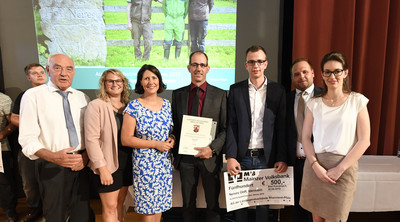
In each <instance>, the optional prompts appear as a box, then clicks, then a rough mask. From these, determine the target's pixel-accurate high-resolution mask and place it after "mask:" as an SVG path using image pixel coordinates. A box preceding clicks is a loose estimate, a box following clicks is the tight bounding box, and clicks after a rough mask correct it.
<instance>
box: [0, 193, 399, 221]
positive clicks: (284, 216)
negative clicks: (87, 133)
mask: <svg viewBox="0 0 400 222" xmlns="http://www.w3.org/2000/svg"><path fill="white" fill-rule="evenodd" d="M90 205H91V207H92V209H93V210H94V212H95V214H96V222H102V219H101V203H100V200H98V199H96V200H92V201H91V202H90ZM27 213H28V206H27V205H26V203H25V198H20V199H19V200H18V206H17V214H18V221H22V218H23V217H24V216H25V215H26V214H27ZM200 214H202V212H200ZM277 214H278V212H277V211H276V212H275V215H274V216H275V219H274V220H273V221H276V217H277ZM181 215H182V212H181V209H179V208H177V209H176V208H173V209H172V210H170V211H168V212H166V213H164V214H163V222H181V221H182V216H181ZM270 216H271V217H272V215H270ZM279 217H280V221H281V222H291V221H292V217H291V208H285V209H282V210H280V212H279ZM198 218H204V216H203V215H199V217H198ZM232 218H233V215H232V214H231V213H226V214H225V217H224V219H223V220H221V221H223V222H228V221H230V222H234V220H233V219H232ZM5 219H6V217H5V215H4V213H3V212H2V210H1V209H0V222H2V221H5ZM37 221H38V222H39V221H41V220H37ZM124 221H129V222H139V221H141V216H140V215H139V214H137V213H135V212H133V209H131V208H130V209H129V210H128V213H127V214H126V216H125V220H124ZM348 221H349V222H399V221H400V211H396V212H371V213H350V215H349V219H348ZM270 222H271V221H270Z"/></svg>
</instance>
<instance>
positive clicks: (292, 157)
mask: <svg viewBox="0 0 400 222" xmlns="http://www.w3.org/2000/svg"><path fill="white" fill-rule="evenodd" d="M321 93H322V89H321V88H319V87H317V86H314V96H316V95H319V94H321ZM295 97H296V90H292V91H290V92H288V93H287V94H286V101H287V104H288V105H287V121H286V123H287V125H286V130H287V134H286V135H287V146H288V165H291V166H294V164H295V162H296V158H297V154H296V149H297V128H296V118H295V116H294V100H295Z"/></svg>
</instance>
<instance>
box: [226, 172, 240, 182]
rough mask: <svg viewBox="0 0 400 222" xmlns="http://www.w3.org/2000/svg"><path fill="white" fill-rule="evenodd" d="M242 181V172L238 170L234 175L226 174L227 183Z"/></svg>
mask: <svg viewBox="0 0 400 222" xmlns="http://www.w3.org/2000/svg"><path fill="white" fill-rule="evenodd" d="M242 181H243V172H240V173H238V174H237V175H235V176H231V175H229V174H228V183H237V182H242Z"/></svg>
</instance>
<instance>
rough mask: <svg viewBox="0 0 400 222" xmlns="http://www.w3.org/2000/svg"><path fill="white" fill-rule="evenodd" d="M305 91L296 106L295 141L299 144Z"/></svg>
mask: <svg viewBox="0 0 400 222" xmlns="http://www.w3.org/2000/svg"><path fill="white" fill-rule="evenodd" d="M305 93H306V92H305V91H303V92H301V94H300V98H299V102H298V104H297V118H296V127H297V141H298V142H300V143H301V131H302V129H303V121H304V109H305V101H304V97H303V96H304V95H305Z"/></svg>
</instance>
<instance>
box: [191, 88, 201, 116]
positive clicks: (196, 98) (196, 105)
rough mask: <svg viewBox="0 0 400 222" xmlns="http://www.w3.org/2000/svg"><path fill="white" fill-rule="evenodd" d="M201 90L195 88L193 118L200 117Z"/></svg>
mask: <svg viewBox="0 0 400 222" xmlns="http://www.w3.org/2000/svg"><path fill="white" fill-rule="evenodd" d="M199 89H200V88H199V87H196V88H194V90H195V93H194V96H193V101H192V110H191V112H190V115H192V116H198V115H199Z"/></svg>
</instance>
